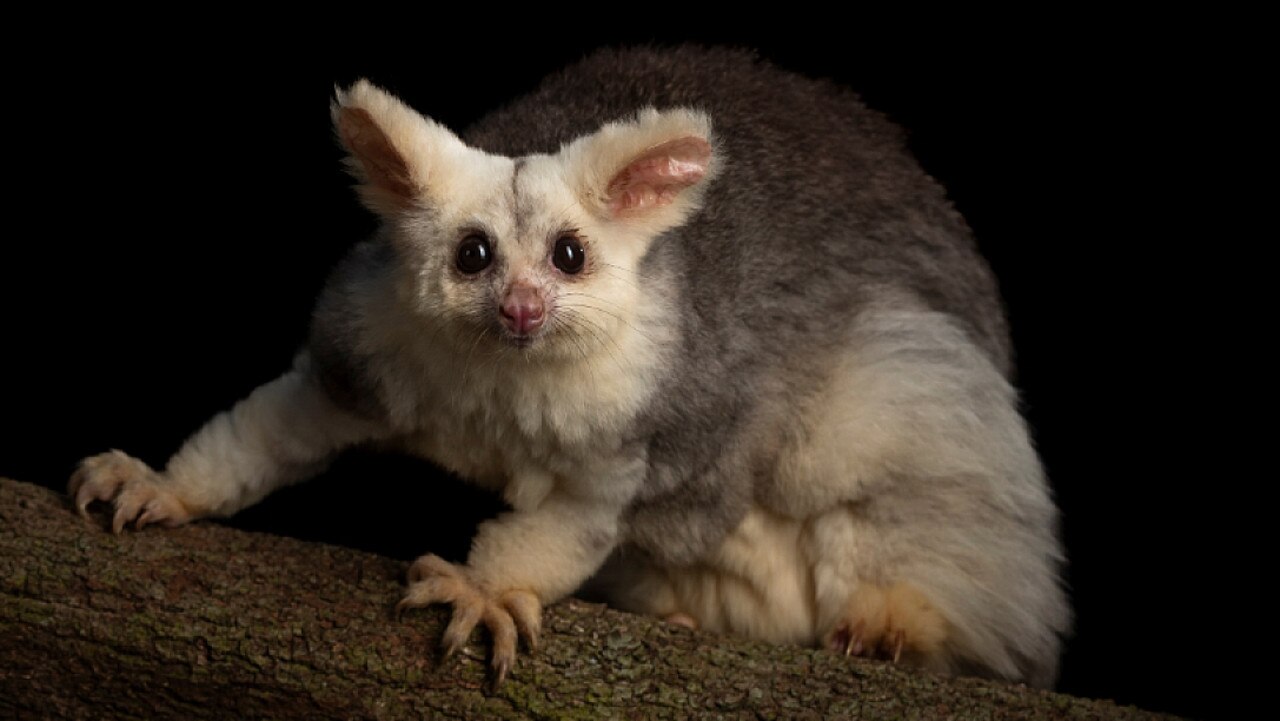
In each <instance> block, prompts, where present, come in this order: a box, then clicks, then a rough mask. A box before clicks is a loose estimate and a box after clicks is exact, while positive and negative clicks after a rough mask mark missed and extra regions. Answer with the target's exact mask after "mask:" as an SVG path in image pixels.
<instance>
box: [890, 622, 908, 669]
mask: <svg viewBox="0 0 1280 721" xmlns="http://www.w3.org/2000/svg"><path fill="white" fill-rule="evenodd" d="M906 640H907V634H906V632H905V631H902V630H901V629H899V630H898V631H895V632H894V634H893V662H894V663H897V662H898V659H900V658H901V657H902V645H903V644H904V643H905V642H906Z"/></svg>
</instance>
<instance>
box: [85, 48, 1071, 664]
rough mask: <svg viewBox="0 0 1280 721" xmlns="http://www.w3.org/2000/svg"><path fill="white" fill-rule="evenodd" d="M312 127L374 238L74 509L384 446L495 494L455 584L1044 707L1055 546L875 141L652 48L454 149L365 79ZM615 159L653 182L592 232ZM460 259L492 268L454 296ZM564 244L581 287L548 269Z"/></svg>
mask: <svg viewBox="0 0 1280 721" xmlns="http://www.w3.org/2000/svg"><path fill="white" fill-rule="evenodd" d="M334 119H335V124H336V126H337V128H338V132H339V136H340V137H341V138H342V140H343V142H344V143H345V144H346V146H347V147H348V149H349V150H350V152H351V166H352V169H353V171H354V173H355V174H356V176H357V177H358V178H359V179H360V180H361V184H360V193H361V197H362V198H363V199H364V201H365V203H366V205H367V206H368V207H369V208H370V209H372V210H373V211H374V212H375V213H378V214H379V215H380V216H381V217H382V219H383V221H384V222H383V229H382V231H380V233H379V234H378V236H377V237H375V238H374V239H373V240H371V241H369V242H367V243H365V244H362V245H361V246H359V247H358V248H356V249H355V250H354V251H353V252H352V254H351V256H350V257H349V258H348V259H347V260H346V261H345V262H344V263H343V264H342V266H341V267H340V268H339V269H338V271H337V272H336V273H335V275H334V276H333V278H332V280H331V281H330V283H329V285H328V287H327V288H326V290H325V291H324V293H323V295H322V297H321V299H320V301H319V303H318V306H317V311H316V315H315V323H314V326H313V330H312V334H311V340H310V343H309V345H308V348H307V349H306V350H304V351H303V353H302V354H301V355H300V356H299V360H298V363H297V366H296V367H295V369H294V370H293V371H291V372H290V373H289V374H287V375H286V376H284V377H283V378H281V379H279V380H277V381H274V382H273V383H272V384H268V385H267V386H265V387H264V388H262V389H259V390H258V391H256V392H255V393H254V394H253V395H252V396H250V397H249V399H247V400H246V401H245V402H243V403H242V404H241V405H239V406H237V407H236V408H235V409H233V410H232V411H231V412H229V413H228V414H224V415H222V416H219V417H218V418H216V419H214V420H213V421H212V422H211V423H210V424H209V425H208V426H207V427H206V428H205V429H203V430H201V431H200V432H199V433H198V434H197V435H196V436H195V437H193V439H192V440H191V441H189V442H188V444H187V446H186V447H184V448H183V449H182V450H181V451H180V452H179V453H178V454H177V455H176V456H175V457H174V459H173V460H172V461H171V462H170V464H169V466H168V468H166V470H165V471H164V472H163V473H161V474H154V473H150V472H149V471H146V472H143V471H139V470H133V471H131V470H129V469H130V468H133V467H132V466H128V465H127V464H124V465H122V463H123V462H122V461H120V458H119V457H116V456H112V457H110V458H105V457H104V458H103V459H100V460H96V461H92V462H86V465H85V467H84V468H82V470H81V471H80V472H79V473H78V475H77V477H76V479H75V481H73V489H74V490H75V492H76V493H77V499H78V501H80V502H81V503H82V505H83V503H87V502H88V501H89V500H92V499H93V498H101V499H104V500H105V499H109V498H117V497H123V495H124V494H125V493H126V492H127V493H131V494H132V496H136V497H139V498H143V499H144V500H142V501H139V504H141V505H138V507H137V508H134V509H132V510H133V511H134V512H135V513H137V512H139V509H141V508H143V507H146V508H153V509H154V510H153V511H152V515H153V516H154V517H149V518H148V520H157V521H166V522H171V523H177V522H182V521H185V520H187V519H188V518H191V517H198V516H201V515H209V514H226V513H231V512H234V511H235V510H237V509H239V508H242V507H244V506H245V505H248V504H250V503H252V502H255V501H256V500H258V499H260V498H261V497H262V496H263V495H265V493H266V492H267V491H268V490H269V489H270V488H272V487H274V486H276V485H279V484H280V483H283V482H286V481H289V480H293V479H295V478H298V477H300V476H302V475H305V473H306V472H307V470H308V469H309V468H310V467H312V464H315V463H318V462H322V461H323V460H324V459H325V458H326V457H328V456H329V455H330V454H331V453H333V452H335V451H336V450H338V449H340V448H342V447H345V446H348V445H351V444H354V443H358V442H363V441H368V440H376V441H380V442H383V443H394V444H397V445H399V446H401V447H403V448H406V449H408V450H410V451H411V452H414V453H417V454H420V455H422V456H424V457H427V458H429V459H432V460H434V461H436V462H438V463H440V464H442V465H444V466H446V467H448V468H450V469H451V470H453V471H455V472H457V473H458V474H460V475H462V476H463V477H466V478H470V479H472V480H474V481H475V482H477V483H480V484H482V485H484V486H486V487H489V488H492V489H494V490H495V491H498V492H501V493H502V494H503V495H504V497H505V498H506V499H507V500H508V502H510V504H511V505H512V507H513V511H512V512H511V513H508V514H506V515H504V516H502V517H500V518H498V519H496V520H495V521H492V522H490V523H487V524H485V525H484V526H482V527H481V529H480V531H479V533H478V535H477V538H476V539H475V542H474V545H473V549H472V553H471V556H470V558H469V559H468V563H467V567H466V573H467V575H466V578H467V579H469V580H468V581H466V582H467V583H473V584H475V587H476V588H479V589H488V590H487V591H485V592H486V593H489V591H492V593H491V594H490V595H491V596H492V597H493V598H506V596H502V594H503V593H506V592H508V591H520V592H528V593H531V594H533V595H534V596H536V598H537V599H538V600H540V601H542V602H544V603H545V602H549V601H552V600H555V599H557V598H560V597H562V596H564V595H566V594H568V593H571V592H573V591H574V590H575V589H577V588H579V587H581V586H582V584H583V583H584V582H586V581H587V580H588V578H589V577H591V576H592V575H593V574H597V575H596V579H595V582H594V583H593V587H594V588H596V589H597V590H599V591H600V592H603V593H605V594H606V595H608V597H609V598H611V599H612V600H613V601H614V602H615V603H618V604H619V605H622V606H624V607H627V608H632V609H635V610H639V611H644V612H648V613H654V614H659V615H664V616H673V617H680V618H685V619H692V620H693V621H694V622H696V623H697V624H699V625H701V626H703V627H706V628H710V629H713V630H719V631H725V632H733V633H741V634H745V635H750V636H754V637H759V638H764V639H769V640H773V641H779V642H783V641H786V642H800V643H811V644H812V643H827V644H830V645H833V646H843V647H844V648H845V649H846V650H850V649H853V650H861V649H862V647H863V644H864V641H865V642H866V643H867V644H872V643H876V642H877V639H880V640H881V641H882V642H883V643H888V647H893V646H894V644H895V643H896V644H897V645H896V648H893V649H892V653H891V654H890V655H893V656H897V655H898V653H899V652H903V651H904V650H905V657H906V658H907V660H909V661H912V662H914V663H918V664H919V665H922V666H925V667H928V668H932V669H935V670H939V671H944V672H965V673H977V674H983V675H991V676H998V677H1003V678H1009V679H1019V680H1025V681H1028V682H1030V683H1033V684H1037V685H1050V684H1052V682H1053V679H1054V678H1055V675H1056V669H1057V658H1058V651H1059V643H1060V641H1059V635H1060V634H1063V633H1065V632H1066V630H1067V628H1068V625H1069V611H1068V609H1067V605H1066V602H1065V599H1064V595H1063V593H1062V590H1061V587H1060V583H1059V580H1058V575H1059V569H1060V565H1061V563H1062V554H1061V551H1060V546H1059V543H1058V541H1057V538H1056V511H1055V509H1054V507H1053V504H1052V502H1051V500H1050V497H1049V493H1048V489H1047V486H1046V483H1045V480H1044V478H1043V474H1042V472H1041V469H1040V464H1039V462H1038V460H1037V458H1036V456H1035V453H1034V451H1033V449H1032V447H1031V444H1030V441H1029V438H1028V434H1027V430H1026V428H1025V425H1024V423H1023V421H1022V419H1021V418H1020V416H1019V415H1018V412H1017V398H1016V394H1015V392H1014V390H1013V388H1012V387H1011V385H1010V380H1009V375H1010V372H1011V368H1012V363H1011V359H1010V353H1009V341H1008V338H1007V332H1006V328H1005V322H1004V318H1003V313H1002V310H1001V307H1000V303H999V299H998V295H997V292H996V289H995V286H994V282H993V280H992V278H991V274H990V272H989V271H988V269H987V267H986V265H985V264H984V263H983V262H982V260H981V259H980V257H979V256H978V254H977V252H976V250H975V248H974V245H973V242H972V239H971V237H970V233H969V231H968V229H967V227H966V226H965V224H964V221H963V220H962V219H961V218H960V217H959V215H958V214H957V213H956V212H955V211H954V209H953V208H952V207H951V205H950V204H949V203H948V202H947V201H946V199H945V196H944V194H943V192H942V190H941V189H940V188H939V187H938V185H937V184H936V183H935V182H934V181H933V180H932V179H930V178H929V177H928V176H926V175H925V174H924V173H923V172H922V171H921V170H920V169H919V167H918V166H917V165H916V164H915V162H914V161H913V160H912V159H911V158H910V157H909V155H908V154H907V153H906V152H905V150H904V148H903V145H902V141H901V137H900V133H899V132H898V131H897V130H896V129H895V128H894V127H892V126H891V125H890V124H889V123H887V122H886V121H885V120H884V119H883V118H882V117H880V116H879V115H877V114H875V113H873V112H871V111H869V110H867V109H866V108H865V107H864V106H863V105H862V104H861V103H860V102H859V101H858V100H857V98H856V97H855V96H854V95H852V94H851V93H849V92H847V91H844V90H841V89H839V88H836V87H833V86H831V85H829V84H825V83H821V82H816V81H812V80H808V79H804V78H800V77H797V76H795V75H791V74H788V73H785V72H782V71H779V70H777V69H774V68H772V67H770V66H768V65H767V64H764V63H761V62H758V61H757V60H755V59H754V58H752V57H750V56H749V55H747V54H744V53H740V52H735V51H724V50H703V49H695V48H683V49H677V50H648V49H639V50H626V51H605V52H601V53H597V54H596V55H594V56H592V57H590V58H588V59H586V60H584V61H583V62H581V63H579V64H578V65H576V66H574V67H571V68H569V69H567V70H565V71H563V72H562V73H560V74H558V75H556V76H553V77H551V78H549V79H548V80H547V81H546V82H545V83H544V84H543V85H542V87H541V88H539V89H538V90H536V91H535V92H533V93H532V94H530V95H528V96H526V97H524V98H522V99H520V100H517V101H516V102H514V103H512V104H511V105H509V106H507V107H505V108H503V109H502V110H500V111H498V112H495V113H493V114H492V115H490V116H488V117H487V118H485V119H484V120H482V121H481V122H479V123H478V124H477V125H476V126H475V127H473V128H471V129H470V130H469V131H468V132H467V133H466V134H465V135H464V136H462V138H461V139H459V138H458V137H456V136H454V135H453V134H452V133H450V132H449V131H448V130H446V129H444V128H442V127H441V126H439V125H436V124H435V123H433V122H431V121H429V120H426V119H425V118H423V117H421V116H419V115H418V114H417V113H415V112H414V111H412V110H411V109H409V108H407V107H406V106H404V105H403V104H402V103H400V102H399V101H397V100H395V99H394V98H392V97H390V96H389V95H387V94H385V93H383V92H382V91H380V90H378V89H377V88H376V87H374V86H372V85H369V84H368V83H363V82H362V83H359V84H357V85H356V86H354V87H353V88H352V89H350V90H348V91H345V92H339V94H338V98H337V101H336V103H335V105H334ZM464 140H465V142H464ZM665 148H679V149H682V150H681V152H683V153H684V155H682V156H681V157H678V158H677V157H672V158H667V157H666V156H665V155H664V153H665V152H666V151H665V150H664V149H665ZM704 150H705V152H704ZM673 152H674V151H673ZM646 154H649V155H646ZM654 154H656V159H655V158H654V157H650V156H651V155H654ZM638 158H639V159H641V160H643V161H644V162H645V163H647V164H645V165H643V166H640V165H637V162H639V161H638V160H637V159H638ZM637 167H640V168H641V169H642V170H644V171H645V172H644V173H636V174H635V175H636V177H650V176H654V177H657V178H658V180H657V181H655V182H657V183H659V185H656V186H654V187H653V188H641V191H642V192H640V193H639V194H637V195H636V197H637V198H640V199H642V200H644V201H645V202H644V203H642V204H641V205H640V206H638V209H637V210H635V211H634V212H630V211H629V212H626V213H623V212H618V211H616V207H617V204H616V203H613V204H612V205H611V197H613V198H614V199H615V200H616V197H614V196H611V193H615V194H616V192H617V191H616V188H617V187H618V186H617V183H615V182H614V180H615V179H617V178H619V177H631V176H630V175H625V174H626V173H628V172H629V169H631V170H634V169H635V168H637ZM620 174H624V175H620ZM611 208H612V210H611ZM476 234H481V235H483V236H484V237H485V238H487V239H489V241H490V242H491V243H492V249H493V264H492V266H490V267H489V268H487V269H485V270H484V271H483V272H482V273H477V274H464V273H461V272H459V271H458V269H457V267H456V263H455V253H456V250H457V248H458V245H459V243H460V242H461V241H462V240H463V239H464V238H467V237H469V236H475V235H476ZM566 236H572V237H573V238H576V239H578V240H579V241H580V242H581V243H582V246H583V248H584V249H585V253H586V265H585V267H584V269H583V270H582V272H581V273H577V274H568V273H564V272H561V271H560V270H558V269H557V268H556V267H555V266H554V265H553V264H552V263H551V262H550V260H549V259H550V257H551V254H552V252H553V250H554V247H555V243H556V242H557V240H558V239H560V238H563V237H566ZM516 285H519V286H520V287H522V288H529V289H533V292H536V294H537V297H538V298H539V299H540V302H543V303H545V308H546V314H547V321H546V325H545V327H544V328H543V329H542V330H541V331H540V333H539V334H538V335H537V336H536V337H535V338H533V339H532V341H530V340H529V339H513V338H512V337H511V335H510V333H509V332H508V331H507V330H504V327H503V325H502V324H501V322H500V321H499V318H498V311H497V309H498V307H499V306H500V305H501V303H502V299H503V298H504V297H506V294H507V293H510V292H511V288H512V287H515V286H516ZM517 340H518V341H520V342H518V343H517V342H515V341H517ZM103 469H106V470H103ZM144 470H145V467H144ZM130 474H132V475H130ZM139 489H143V490H139ZM132 496H131V497H132ZM146 499H158V500H155V501H154V502H153V501H149V500H146ZM147 504H151V505H147ZM175 508H176V509H180V510H176V511H175V510H173V509H175ZM166 509H169V510H166ZM123 510H126V511H127V510H129V509H123ZM166 514H167V516H166ZM126 515H127V514H126ZM126 520H128V519H126ZM428 565H430V564H428ZM459 578H461V577H459ZM451 582H452V581H451ZM460 582H461V581H460ZM420 583H426V581H421V582H420ZM413 594H414V590H413V589H411V595H413ZM481 595H483V594H481ZM418 597H419V598H421V599H425V600H423V601H422V602H424V603H425V602H430V600H431V599H432V597H431V596H429V595H422V594H419V595H418ZM522 603H523V602H522ZM513 613H514V612H513ZM516 617H517V621H519V619H520V616H519V614H516ZM873 636H874V638H873Z"/></svg>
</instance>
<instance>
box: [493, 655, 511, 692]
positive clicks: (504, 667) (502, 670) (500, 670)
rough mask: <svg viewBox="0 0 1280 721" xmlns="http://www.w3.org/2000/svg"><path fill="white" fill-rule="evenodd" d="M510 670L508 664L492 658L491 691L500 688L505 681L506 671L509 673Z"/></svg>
mask: <svg viewBox="0 0 1280 721" xmlns="http://www.w3.org/2000/svg"><path fill="white" fill-rule="evenodd" d="M510 669H511V664H510V662H508V661H504V660H499V659H498V658H497V657H494V659H493V690H494V691H497V690H498V687H500V686H502V684H503V682H505V681H506V680H507V671H509V670H510Z"/></svg>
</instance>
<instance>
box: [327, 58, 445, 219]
mask: <svg viewBox="0 0 1280 721" xmlns="http://www.w3.org/2000/svg"><path fill="white" fill-rule="evenodd" d="M335 95H336V98H335V100H334V103H333V105H332V107H331V112H332V115H333V125H334V128H335V129H336V130H337V132H338V138H339V139H340V140H341V141H342V145H343V146H344V147H345V148H346V149H347V152H348V153H350V155H349V156H348V158H347V166H348V168H350V170H351V172H352V174H353V175H354V176H355V177H356V179H357V180H359V181H360V185H359V186H358V190H359V193H360V198H361V200H363V201H364V204H365V205H366V206H368V208H369V209H370V210H372V211H373V212H375V213H378V214H380V215H392V214H395V213H398V212H402V211H404V210H406V209H409V208H411V207H414V206H415V205H421V204H423V203H424V202H428V201H429V195H430V191H431V190H432V188H433V178H435V179H436V180H437V181H438V180H439V179H440V178H441V177H447V176H445V174H446V173H447V172H448V171H447V168H446V167H443V166H447V165H448V162H449V160H450V158H457V157H458V156H459V152H460V151H465V150H466V145H465V144H463V142H462V141H461V140H459V139H458V137H457V136H456V135H454V134H453V133H451V132H449V130H448V129H447V128H445V127H444V126H442V125H440V124H438V123H436V122H434V121H432V120H429V119H428V118H425V117H423V116H422V115H420V114H418V113H417V112H416V111H414V110H413V109H412V108H410V107H409V106H408V105H405V104H404V103H402V102H401V101H400V100H399V99H397V98H396V97H395V96H393V95H391V94H390V93H388V92H386V91H385V90H383V89H381V88H379V87H377V86H376V85H374V84H372V83H370V82H369V81H368V80H360V81H359V82H357V83H356V84H355V85H352V86H351V87H350V88H349V89H347V90H341V89H339V90H337V92H336V93H335ZM434 185H435V186H437V187H438V186H439V182H436V183H435V184H434Z"/></svg>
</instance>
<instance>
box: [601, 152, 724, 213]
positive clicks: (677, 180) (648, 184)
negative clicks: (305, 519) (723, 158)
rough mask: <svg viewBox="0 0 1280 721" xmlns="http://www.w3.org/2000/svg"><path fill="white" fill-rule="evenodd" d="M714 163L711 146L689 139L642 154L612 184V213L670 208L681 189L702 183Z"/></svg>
mask: <svg viewBox="0 0 1280 721" xmlns="http://www.w3.org/2000/svg"><path fill="white" fill-rule="evenodd" d="M710 160H711V145H710V144H708V143H707V141H706V140H703V139H702V138H698V137H694V136H689V137H685V138H679V139H676V140H670V141H667V142H665V143H663V144H661V145H655V146H654V147H652V148H649V149H648V150H646V151H644V152H643V153H641V154H640V155H639V156H638V157H636V158H635V159H634V160H632V161H631V162H630V163H629V164H627V167H625V168H623V169H622V171H621V172H619V173H618V174H617V175H615V176H613V180H611V181H609V188H608V191H607V195H608V198H609V210H611V211H613V214H614V215H628V214H634V213H636V212H638V211H643V210H647V209H649V208H655V207H659V206H663V205H667V204H668V203H670V202H671V201H673V200H675V199H676V196H677V195H679V193H680V191H681V190H684V189H685V188H687V187H689V186H691V185H693V184H694V183H697V182H698V181H699V180H702V178H703V176H705V175H706V174H707V163H708V162H709V161H710Z"/></svg>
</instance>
